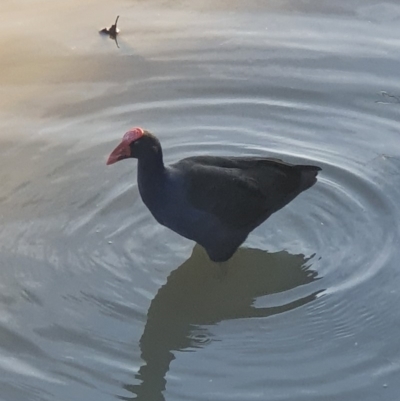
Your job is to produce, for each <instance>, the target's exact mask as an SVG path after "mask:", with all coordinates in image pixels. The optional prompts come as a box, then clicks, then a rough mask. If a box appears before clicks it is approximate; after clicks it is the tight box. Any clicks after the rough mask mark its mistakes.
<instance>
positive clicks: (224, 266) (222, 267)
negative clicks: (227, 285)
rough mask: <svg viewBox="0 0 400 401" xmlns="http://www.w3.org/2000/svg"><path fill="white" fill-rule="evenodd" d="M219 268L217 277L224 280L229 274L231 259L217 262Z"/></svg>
mask: <svg viewBox="0 0 400 401" xmlns="http://www.w3.org/2000/svg"><path fill="white" fill-rule="evenodd" d="M216 265H217V266H216V268H217V272H218V273H217V278H218V280H219V281H223V280H224V279H225V277H226V276H227V275H228V269H229V261H228V260H227V261H226V262H216Z"/></svg>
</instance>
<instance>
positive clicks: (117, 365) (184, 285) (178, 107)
mask: <svg viewBox="0 0 400 401" xmlns="http://www.w3.org/2000/svg"><path fill="white" fill-rule="evenodd" d="M3 3H4V4H3V5H2V7H3V9H2V15H3V16H4V18H3V22H2V25H1V30H2V36H1V38H0V44H1V46H0V49H1V50H0V72H1V74H0V91H1V97H0V106H1V107H0V117H1V118H0V125H1V134H0V145H1V146H0V156H1V161H2V168H1V170H0V182H1V188H0V216H1V225H0V239H1V242H0V243H1V254H0V262H1V270H0V278H1V279H0V287H1V291H0V371H1V374H0V398H1V399H2V400H6V401H20V400H80V399H82V400H83V399H84V400H96V401H102V400H113V399H122V400H131V399H132V400H133V399H138V400H145V401H150V400H151V401H152V400H154V401H157V400H160V401H161V400H167V401H171V400H199V401H203V400H204V401H205V400H210V399H212V400H221V401H222V400H223V401H231V400H253V399H256V400H288V401H289V400H296V401H299V400H307V401H309V400H321V399H327V400H343V399H346V400H360V399H362V400H371V401H372V400H377V399H379V400H395V399H397V396H398V393H399V390H400V385H399V383H398V375H399V371H400V341H399V338H400V312H399V308H398V305H399V301H400V294H399V290H398V289H399V288H400V273H399V268H398V260H399V258H400V251H399V247H398V244H399V238H400V236H399V228H398V221H399V218H400V210H399V205H398V203H399V202H398V199H399V195H400V159H399V155H400V141H399V138H400V137H399V132H400V124H399V120H400V104H399V103H400V101H399V98H397V96H400V84H399V82H400V79H399V78H400V73H399V71H400V68H399V67H400V66H399V61H398V60H399V59H400V39H399V38H400V28H399V26H400V25H399V20H400V6H399V5H398V4H396V2H386V3H379V2H376V1H367V2H366V1H356V0H352V1H348V2H336V3H335V4H334V5H332V2H327V1H323V2H316V1H311V2H295V1H286V2H277V1H272V2H269V3H268V4H266V3H265V2H264V1H250V2H249V1H246V2H243V1H229V2H228V1H222V2H219V3H218V6H215V4H214V2H211V1H205V2H204V1H203V2H197V4H194V3H193V2H188V1H181V2H172V1H132V0H131V1H122V0H119V1H117V2H106V1H93V0H88V1H86V2H85V3H84V4H81V2H76V1H72V2H71V1H70V2H68V5H66V4H61V3H59V2H57V4H56V3H54V2H50V1H49V0H33V1H30V2H27V1H22V0H19V1H10V0H6V1H4V2H3ZM116 15H120V21H119V25H120V29H121V34H120V37H119V46H120V48H117V47H116V45H115V43H114V42H113V41H112V40H110V39H108V38H104V37H101V36H99V35H98V33H97V31H98V30H99V29H101V28H103V27H104V26H107V25H111V24H112V23H113V21H114V20H115V17H116ZM393 96H395V97H393ZM131 126H143V127H145V128H146V129H148V130H150V131H152V132H153V133H155V134H156V135H157V136H158V137H159V138H160V140H161V142H162V145H163V148H164V155H165V159H166V161H167V162H173V161H177V160H179V159H181V158H183V157H187V156H190V155H198V154H215V155H237V156H238V155H256V156H271V157H278V158H282V159H284V160H286V161H288V162H293V163H312V164H317V165H319V166H321V167H322V168H323V171H322V172H321V174H320V179H319V182H318V183H317V185H315V186H314V187H313V188H312V189H310V190H309V191H307V192H306V193H304V194H302V195H301V196H299V197H298V198H297V199H296V200H295V201H293V202H292V203H291V204H290V205H289V206H287V207H285V208H284V209H283V210H281V211H280V212H279V213H277V214H276V215H273V216H272V217H271V218H270V219H269V220H268V222H266V223H265V224H263V225H262V226H260V227H259V228H257V229H256V230H255V231H254V232H253V233H252V234H251V235H250V236H249V238H248V240H247V241H246V243H245V244H244V245H243V247H242V248H241V249H240V250H239V251H238V252H237V254H236V255H235V256H234V258H232V260H230V261H229V271H228V273H227V275H226V276H223V277H221V275H220V274H218V271H217V270H216V269H215V266H214V265H213V264H212V263H211V262H209V261H208V259H207V257H206V255H205V254H204V251H203V250H202V249H200V248H199V247H197V246H194V244H193V243H191V242H190V241H188V240H186V239H183V238H181V237H179V236H178V235H176V234H174V233H173V232H171V231H169V230H168V229H166V228H164V227H161V226H160V225H158V224H157V223H156V222H155V221H154V219H153V218H152V217H151V215H150V213H149V212H148V211H147V209H146V208H145V206H144V205H143V204H142V202H141V200H140V196H139V194H138V189H137V184H136V164H135V162H134V161H125V162H123V163H118V164H117V165H115V166H111V167H106V166H105V161H106V159H107V156H108V154H109V153H110V151H111V150H112V149H113V148H114V146H115V145H116V144H117V143H118V141H119V139H120V137H121V136H122V135H123V133H124V132H125V131H126V130H127V129H128V128H130V127H131Z"/></svg>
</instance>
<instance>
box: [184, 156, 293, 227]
mask: <svg viewBox="0 0 400 401" xmlns="http://www.w3.org/2000/svg"><path fill="white" fill-rule="evenodd" d="M212 159H214V163H213V160H212ZM218 159H219V160H218V163H215V158H211V159H210V158H207V157H205V158H192V159H190V160H189V159H186V160H183V161H182V162H180V163H179V164H181V165H184V164H186V166H185V168H184V171H185V175H186V182H187V183H188V184H187V191H188V197H189V200H190V202H191V204H192V205H193V206H194V207H196V208H197V209H200V210H203V211H206V212H208V213H211V214H213V215H215V216H216V217H218V219H219V220H220V221H221V222H223V223H224V224H225V225H227V226H229V227H232V228H235V229H241V228H248V227H251V226H253V225H257V224H258V223H259V222H260V220H261V221H262V220H264V219H266V218H267V217H269V215H270V214H272V213H273V212H274V211H276V210H278V209H279V208H280V207H282V206H283V204H282V202H284V200H285V198H287V197H288V195H290V194H291V193H293V191H294V190H295V189H296V188H297V183H296V181H295V180H294V179H293V178H294V177H293V172H292V170H291V169H292V167H291V166H290V165H284V167H282V166H281V165H280V164H279V162H278V161H277V160H274V161H271V162H270V163H266V164H265V163H264V164H265V165H264V166H262V165H261V166H260V162H261V161H262V160H261V159H260V160H259V161H257V160H254V159H253V160H252V159H245V158H236V159H225V158H218ZM263 160H264V162H265V159H263ZM254 163H255V164H254ZM215 164H217V165H215ZM277 206H279V207H277Z"/></svg>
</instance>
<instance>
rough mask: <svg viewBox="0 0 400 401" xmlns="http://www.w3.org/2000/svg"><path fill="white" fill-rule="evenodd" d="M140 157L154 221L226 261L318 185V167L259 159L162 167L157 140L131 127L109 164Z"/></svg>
mask: <svg viewBox="0 0 400 401" xmlns="http://www.w3.org/2000/svg"><path fill="white" fill-rule="evenodd" d="M131 157H132V158H135V159H138V172H137V179H138V186H139V192H140V195H141V197H142V200H143V202H144V203H145V205H146V206H147V207H148V208H149V210H150V212H151V213H152V214H153V216H154V217H155V219H156V220H157V221H158V222H159V223H160V224H162V225H164V226H166V227H168V228H170V229H171V230H173V231H175V232H176V233H178V234H180V235H182V236H183V237H186V238H188V239H191V240H193V241H196V242H197V243H198V244H200V245H202V246H203V247H204V248H205V250H206V251H207V254H208V256H209V257H210V259H211V260H213V261H214V262H224V261H226V260H228V259H229V258H230V257H231V256H232V255H233V253H234V252H235V251H236V249H237V248H238V247H239V246H240V245H241V244H242V243H243V242H244V241H245V239H246V238H247V236H248V235H249V233H250V232H251V231H252V230H254V229H255V228H256V227H257V226H259V225H260V224H261V223H262V222H264V221H265V220H266V219H268V217H269V216H271V214H272V213H274V212H276V211H278V210H279V209H281V208H283V207H284V206H285V205H287V204H288V203H289V202H290V201H292V200H293V199H294V198H295V197H296V196H297V195H299V194H300V193H301V192H303V191H305V190H306V189H308V188H310V187H311V186H313V185H314V184H315V182H316V181H317V174H318V171H320V170H321V168H320V167H317V166H309V165H293V164H289V163H285V162H283V161H281V160H279V159H268V158H263V157H220V156H194V157H188V158H185V159H182V160H181V161H179V162H177V163H175V164H172V165H170V166H165V165H164V162H163V154H162V149H161V144H160V141H159V140H158V139H157V138H156V137H155V136H154V135H152V134H151V133H150V132H148V131H145V130H143V129H142V128H133V129H131V130H130V131H128V132H127V133H126V134H125V135H124V136H123V138H122V142H121V143H120V144H119V145H118V146H117V147H116V148H115V149H114V150H113V151H112V153H111V154H110V156H109V158H108V160H107V164H113V163H116V162H117V161H120V160H123V159H127V158H131Z"/></svg>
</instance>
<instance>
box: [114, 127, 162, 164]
mask: <svg viewBox="0 0 400 401" xmlns="http://www.w3.org/2000/svg"><path fill="white" fill-rule="evenodd" d="M155 152H161V147H160V143H159V141H158V139H157V138H156V137H155V136H154V135H152V134H150V132H148V131H145V130H143V129H142V128H139V127H136V128H132V129H131V130H129V131H128V132H126V133H125V135H124V136H123V137H122V141H121V143H120V144H119V145H118V146H117V147H116V148H115V149H114V150H113V151H112V152H111V154H110V156H109V157H108V160H107V165H109V164H114V163H116V162H118V161H120V160H124V159H128V158H131V157H132V158H135V159H140V158H142V157H146V155H147V154H149V153H153V154H154V153H155Z"/></svg>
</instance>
